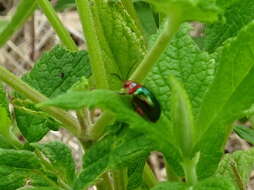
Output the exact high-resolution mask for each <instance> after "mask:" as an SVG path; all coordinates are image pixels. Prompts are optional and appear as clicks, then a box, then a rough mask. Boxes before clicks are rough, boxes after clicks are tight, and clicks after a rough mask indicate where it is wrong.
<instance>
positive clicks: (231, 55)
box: [197, 22, 254, 130]
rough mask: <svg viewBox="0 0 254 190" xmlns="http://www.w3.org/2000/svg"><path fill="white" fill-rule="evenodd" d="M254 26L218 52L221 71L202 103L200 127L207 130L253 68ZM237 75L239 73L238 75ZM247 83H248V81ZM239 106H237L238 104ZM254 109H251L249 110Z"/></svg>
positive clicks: (250, 26)
mask: <svg viewBox="0 0 254 190" xmlns="http://www.w3.org/2000/svg"><path fill="white" fill-rule="evenodd" d="M253 29H254V22H252V23H250V24H249V25H248V26H247V27H245V28H244V29H243V30H241V32H240V33H239V35H238V36H237V37H236V38H234V39H233V40H230V41H228V43H227V44H225V46H224V47H223V48H222V49H219V50H218V52H217V57H216V61H217V62H218V68H217V72H216V76H215V79H214V81H213V84H212V86H211V88H210V89H209V92H208V93H207V94H206V97H205V99H204V101H203V103H202V108H201V111H200V114H199V116H198V119H197V123H198V125H199V126H200V128H202V129H203V130H206V129H207V127H208V126H209V125H210V124H211V122H212V121H213V120H214V119H215V118H216V116H217V115H218V114H219V113H220V111H221V110H222V108H223V106H225V104H226V102H227V101H228V100H229V98H230V96H232V95H233V94H234V93H235V92H237V88H238V86H240V84H241V82H242V81H244V80H246V78H248V75H249V73H251V69H252V67H253V63H254V59H253V50H254V46H253V42H254V40H252V39H253V37H254V34H253V32H252V31H253ZM236 71H237V72H236ZM246 82H247V81H246ZM234 105H235V104H234ZM249 107H250V106H249Z"/></svg>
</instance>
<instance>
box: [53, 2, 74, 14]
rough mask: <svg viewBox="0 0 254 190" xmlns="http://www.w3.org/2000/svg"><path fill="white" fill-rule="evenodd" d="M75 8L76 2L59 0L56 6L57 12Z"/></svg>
mask: <svg viewBox="0 0 254 190" xmlns="http://www.w3.org/2000/svg"><path fill="white" fill-rule="evenodd" d="M72 7H75V0H58V1H57V2H56V4H55V9H56V10H57V11H63V10H64V9H66V8H72Z"/></svg>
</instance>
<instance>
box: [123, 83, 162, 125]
mask: <svg viewBox="0 0 254 190" xmlns="http://www.w3.org/2000/svg"><path fill="white" fill-rule="evenodd" d="M123 88H124V89H125V91H126V93H127V94H129V95H132V96H133V98H132V104H133V106H134V108H135V110H136V112H137V113H139V114H140V115H141V116H142V117H144V118H146V119H148V120H150V121H151V122H156V121H158V120H159V118H160V115H161V108H160V103H159V102H158V100H157V99H156V98H155V96H154V95H153V93H152V92H151V91H150V90H149V89H147V88H146V87H144V86H142V85H141V84H138V83H136V82H134V81H131V80H127V81H125V82H124V84H123Z"/></svg>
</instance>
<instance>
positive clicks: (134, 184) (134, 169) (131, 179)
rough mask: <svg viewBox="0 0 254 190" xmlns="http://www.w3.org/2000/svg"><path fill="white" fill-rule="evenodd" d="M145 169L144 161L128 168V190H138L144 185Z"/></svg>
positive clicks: (139, 161)
mask: <svg viewBox="0 0 254 190" xmlns="http://www.w3.org/2000/svg"><path fill="white" fill-rule="evenodd" d="M144 167H145V160H142V159H140V160H137V162H136V163H134V164H131V165H130V166H129V167H128V186H127V189H128V190H132V189H136V188H138V187H140V186H141V185H142V184H143V171H144Z"/></svg>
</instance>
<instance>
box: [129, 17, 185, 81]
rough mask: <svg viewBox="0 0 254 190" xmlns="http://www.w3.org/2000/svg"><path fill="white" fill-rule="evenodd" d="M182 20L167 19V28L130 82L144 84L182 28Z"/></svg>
mask: <svg viewBox="0 0 254 190" xmlns="http://www.w3.org/2000/svg"><path fill="white" fill-rule="evenodd" d="M180 23H181V22H180V20H179V19H177V18H173V19H170V18H169V17H168V18H167V21H166V23H165V28H164V30H163V31H162V33H161V34H160V36H159V38H158V39H157V41H156V42H155V44H154V46H153V47H152V48H151V49H150V50H149V52H148V54H147V55H146V56H145V57H144V59H143V61H142V62H141V63H140V65H139V66H138V68H137V69H136V70H135V71H134V73H133V74H132V75H131V77H130V80H134V81H136V82H142V80H143V79H144V78H145V76H146V75H147V74H148V72H149V71H150V70H151V68H152V66H153V65H154V64H155V63H156V62H157V60H158V59H159V57H160V56H161V54H162V53H163V52H164V50H165V49H166V47H167V46H168V42H169V41H170V40H171V39H172V37H173V36H174V34H175V33H176V32H177V31H178V29H179V27H180Z"/></svg>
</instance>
